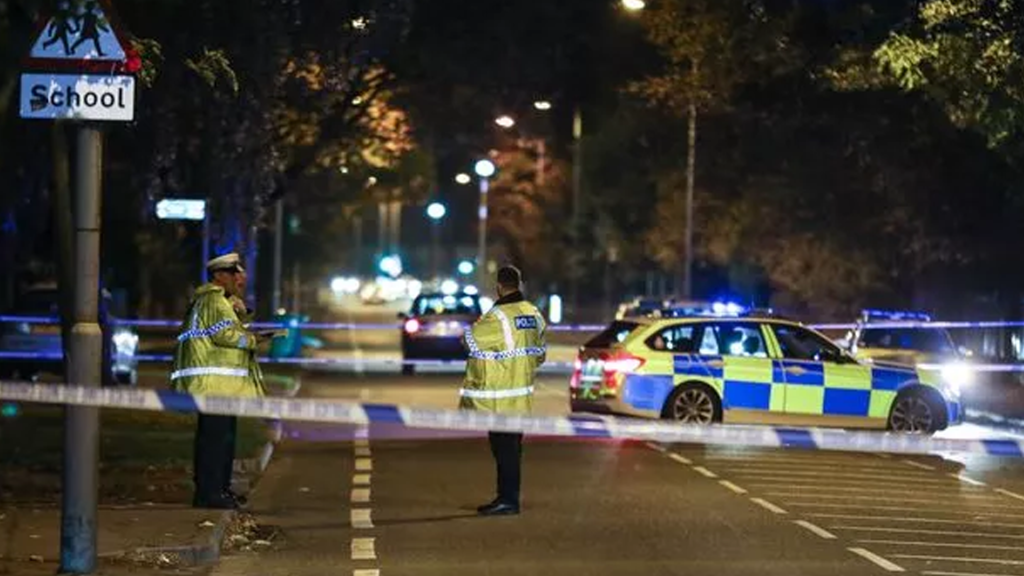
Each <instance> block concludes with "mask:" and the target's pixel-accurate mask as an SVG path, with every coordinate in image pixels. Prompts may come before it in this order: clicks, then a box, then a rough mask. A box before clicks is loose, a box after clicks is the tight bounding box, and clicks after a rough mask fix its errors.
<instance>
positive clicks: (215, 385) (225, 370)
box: [171, 284, 263, 397]
mask: <svg viewBox="0 0 1024 576" xmlns="http://www.w3.org/2000/svg"><path fill="white" fill-rule="evenodd" d="M256 344H257V342H256V336H255V335H254V334H252V333H250V332H248V331H247V330H245V329H244V328H243V327H242V323H241V322H240V321H239V319H238V314H237V313H236V312H235V309H234V308H233V307H232V305H231V301H230V300H229V299H228V297H227V296H226V295H225V293H224V289H223V288H221V287H220V286H217V285H216V284H204V285H203V286H200V287H199V288H198V289H197V290H196V293H195V295H194V296H193V298H192V303H191V305H190V306H189V311H188V314H187V315H186V316H185V321H184V322H183V323H182V325H181V332H180V334H179V335H178V345H177V347H176V348H175V350H174V367H173V368H172V372H171V387H172V388H174V389H175V390H178V391H179V392H188V393H190V394H203V395H212V396H243V397H253V396H262V395H263V386H262V382H261V377H260V374H259V366H257V365H256Z"/></svg>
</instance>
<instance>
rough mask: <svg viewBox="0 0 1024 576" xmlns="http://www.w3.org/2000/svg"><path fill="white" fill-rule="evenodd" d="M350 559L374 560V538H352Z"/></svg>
mask: <svg viewBox="0 0 1024 576" xmlns="http://www.w3.org/2000/svg"><path fill="white" fill-rule="evenodd" d="M352 559H353V560H376V559H377V551H376V550H375V549H374V538H353V539H352Z"/></svg>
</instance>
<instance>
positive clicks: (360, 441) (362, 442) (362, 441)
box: [352, 437, 370, 448]
mask: <svg viewBox="0 0 1024 576" xmlns="http://www.w3.org/2000/svg"><path fill="white" fill-rule="evenodd" d="M352 444H353V445H354V446H355V447H356V448H369V447H370V440H369V439H367V438H365V437H363V438H356V439H355V440H353V441H352Z"/></svg>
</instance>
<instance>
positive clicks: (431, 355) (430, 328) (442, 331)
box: [398, 292, 482, 375]
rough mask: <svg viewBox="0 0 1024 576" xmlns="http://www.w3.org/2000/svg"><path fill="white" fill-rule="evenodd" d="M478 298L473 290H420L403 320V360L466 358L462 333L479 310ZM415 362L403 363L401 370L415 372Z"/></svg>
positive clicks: (409, 373) (403, 315)
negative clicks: (470, 291)
mask: <svg viewBox="0 0 1024 576" xmlns="http://www.w3.org/2000/svg"><path fill="white" fill-rule="evenodd" d="M480 300H481V298H480V297H479V295H477V294H475V293H473V294H470V293H467V292H462V293H460V294H444V293H440V292H438V293H426V294H420V295H419V296H417V297H416V299H415V300H413V302H412V307H411V308H410V309H409V311H408V312H405V313H401V314H399V315H398V316H399V318H401V319H402V320H403V323H402V358H403V360H465V359H466V358H467V356H468V353H467V352H466V348H465V346H463V344H462V335H463V334H464V333H465V332H466V330H468V329H469V327H470V326H471V325H472V324H473V322H476V320H477V318H479V317H480V314H481V313H482V308H481V303H480ZM415 371H416V365H415V364H412V363H403V364H402V373H403V374H406V375H411V374H414V373H415Z"/></svg>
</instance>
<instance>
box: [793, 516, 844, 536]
mask: <svg viewBox="0 0 1024 576" xmlns="http://www.w3.org/2000/svg"><path fill="white" fill-rule="evenodd" d="M793 523H794V524H796V525H797V526H800V527H803V528H806V529H807V530H810V531H811V532H813V533H814V534H817V535H818V536H821V537H822V538H824V539H826V540H835V539H836V535H835V534H833V533H831V532H829V531H828V530H825V529H824V528H822V527H821V526H818V525H817V524H812V523H810V522H808V521H807V520H794V521H793Z"/></svg>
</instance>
